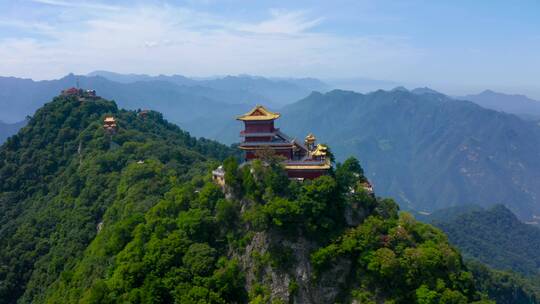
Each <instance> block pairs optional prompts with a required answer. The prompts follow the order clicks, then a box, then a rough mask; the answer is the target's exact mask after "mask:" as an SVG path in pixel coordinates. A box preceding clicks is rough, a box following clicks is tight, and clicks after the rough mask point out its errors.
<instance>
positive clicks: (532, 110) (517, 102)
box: [458, 90, 540, 120]
mask: <svg viewBox="0 0 540 304" xmlns="http://www.w3.org/2000/svg"><path fill="white" fill-rule="evenodd" d="M458 98H460V99H464V100H470V101H472V102H474V103H477V104H479V105H481V106H482V107H485V108H488V109H493V110H497V111H502V112H506V113H511V114H516V115H518V116H520V117H523V118H525V119H530V120H540V101H538V100H534V99H531V98H528V97H527V96H525V95H518V94H503V93H497V92H494V91H492V90H485V91H483V92H481V93H479V94H472V95H466V96H462V97H458Z"/></svg>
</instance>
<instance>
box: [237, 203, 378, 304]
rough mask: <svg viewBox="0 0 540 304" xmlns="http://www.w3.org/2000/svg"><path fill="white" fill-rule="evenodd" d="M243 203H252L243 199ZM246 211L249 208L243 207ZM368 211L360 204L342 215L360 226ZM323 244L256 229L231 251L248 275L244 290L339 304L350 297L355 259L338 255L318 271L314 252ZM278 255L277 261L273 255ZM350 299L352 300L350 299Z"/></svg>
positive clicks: (270, 297)
mask: <svg viewBox="0 0 540 304" xmlns="http://www.w3.org/2000/svg"><path fill="white" fill-rule="evenodd" d="M243 203H244V206H245V205H246V204H249V202H247V201H244V202H243ZM242 209H243V210H245V209H246V208H242ZM367 214H368V211H367V210H365V208H364V207H362V206H361V205H360V204H359V203H353V204H351V205H350V206H348V207H347V208H345V211H344V214H343V217H344V220H345V221H346V222H347V224H348V225H349V226H350V227H355V226H357V225H359V224H360V223H361V222H362V221H363V220H364V219H365V218H366V216H367ZM318 248H320V244H317V242H316V241H313V240H310V239H308V238H307V237H305V236H299V237H297V238H294V239H291V238H288V237H286V236H284V235H283V234H281V233H280V232H279V231H276V230H269V231H261V232H256V233H255V234H254V235H253V236H252V238H251V240H250V242H249V244H248V245H247V246H246V247H245V248H244V249H243V250H242V251H234V252H232V257H234V258H238V259H239V260H240V262H241V267H242V269H243V271H244V273H245V276H246V284H245V289H246V290H248V291H251V292H261V294H262V295H261V299H262V300H264V301H265V302H271V303H306V304H319V303H320V304H323V303H337V302H340V301H341V300H344V299H346V298H348V297H349V291H350V289H351V285H354V282H351V279H352V272H353V271H354V267H353V261H352V260H351V259H347V258H339V259H337V260H336V261H334V263H333V264H332V267H331V268H330V269H328V270H327V271H324V272H322V273H318V272H317V271H316V269H315V268H314V267H313V265H312V263H311V254H312V253H313V252H315V251H316V250H317V249H318ZM276 256H277V257H279V258H278V259H279V260H276V259H275V258H272V257H276ZM349 301H350V299H349Z"/></svg>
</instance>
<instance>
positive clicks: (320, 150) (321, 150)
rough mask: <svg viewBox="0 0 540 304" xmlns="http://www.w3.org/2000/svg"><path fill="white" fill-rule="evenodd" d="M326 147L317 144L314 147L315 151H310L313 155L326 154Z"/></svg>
mask: <svg viewBox="0 0 540 304" xmlns="http://www.w3.org/2000/svg"><path fill="white" fill-rule="evenodd" d="M327 150H328V148H327V147H326V146H325V145H321V144H318V145H317V148H315V151H313V152H312V153H311V155H313V156H326V151H327Z"/></svg>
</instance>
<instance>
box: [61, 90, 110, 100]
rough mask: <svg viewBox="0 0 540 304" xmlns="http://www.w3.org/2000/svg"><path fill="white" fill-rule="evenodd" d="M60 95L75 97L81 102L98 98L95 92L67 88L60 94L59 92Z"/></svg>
mask: <svg viewBox="0 0 540 304" xmlns="http://www.w3.org/2000/svg"><path fill="white" fill-rule="evenodd" d="M60 95H62V96H75V97H77V98H78V99H79V100H81V101H85V100H87V99H88V100H96V99H99V98H100V97H99V96H97V94H96V90H83V89H78V88H69V89H65V90H62V92H60Z"/></svg>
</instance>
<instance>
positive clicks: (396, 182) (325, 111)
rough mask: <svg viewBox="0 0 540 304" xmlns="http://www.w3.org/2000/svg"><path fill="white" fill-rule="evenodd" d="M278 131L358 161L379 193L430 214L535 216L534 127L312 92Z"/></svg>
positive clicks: (539, 150)
mask: <svg viewBox="0 0 540 304" xmlns="http://www.w3.org/2000/svg"><path fill="white" fill-rule="evenodd" d="M282 114H283V115H282V119H281V121H280V122H279V124H280V126H281V127H282V128H283V129H284V130H287V132H289V133H292V135H296V136H297V137H298V138H303V137H304V136H305V134H307V133H308V132H314V133H315V134H316V135H317V136H318V137H319V138H320V139H321V140H322V141H324V142H327V143H328V144H330V147H332V149H333V151H334V152H335V154H336V155H337V157H338V159H342V158H343V157H345V156H346V155H354V156H356V157H358V158H359V159H361V161H362V164H363V166H364V167H365V168H366V172H368V176H369V178H370V179H371V180H372V181H373V182H374V184H375V187H376V189H377V190H378V191H379V193H382V194H384V195H389V196H394V197H396V198H397V199H398V200H399V201H400V202H401V203H402V204H403V206H407V207H409V208H415V209H419V210H428V211H429V210H436V209H439V208H445V207H449V206H452V205H459V204H479V205H482V206H489V205H493V204H505V205H507V206H508V207H509V208H510V209H511V210H512V211H514V212H516V213H517V214H518V215H519V216H520V217H521V218H526V219H529V218H530V217H531V215H534V214H536V215H538V214H540V128H538V127H537V126H536V125H534V124H532V123H529V122H525V121H523V120H521V119H519V118H517V117H516V116H513V115H509V114H504V113H500V112H495V111H492V110H486V109H483V108H481V107H480V106H477V105H475V104H473V103H471V102H465V101H456V100H452V99H449V98H446V97H445V96H443V95H436V94H423V95H416V94H412V93H410V92H405V91H391V92H387V91H377V92H374V93H370V94H366V95H363V94H357V93H353V92H347V91H332V92H330V93H327V94H318V93H314V94H312V95H310V96H309V97H307V98H306V99H304V100H301V101H299V102H297V103H295V104H293V105H290V106H288V107H286V108H284V109H283V111H282Z"/></svg>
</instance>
